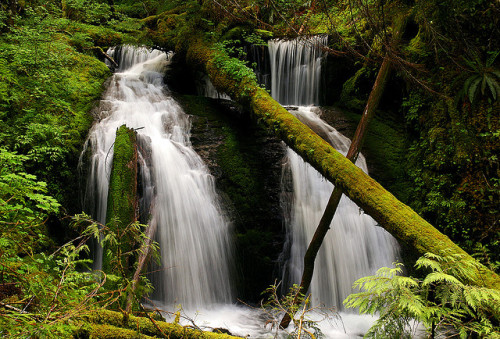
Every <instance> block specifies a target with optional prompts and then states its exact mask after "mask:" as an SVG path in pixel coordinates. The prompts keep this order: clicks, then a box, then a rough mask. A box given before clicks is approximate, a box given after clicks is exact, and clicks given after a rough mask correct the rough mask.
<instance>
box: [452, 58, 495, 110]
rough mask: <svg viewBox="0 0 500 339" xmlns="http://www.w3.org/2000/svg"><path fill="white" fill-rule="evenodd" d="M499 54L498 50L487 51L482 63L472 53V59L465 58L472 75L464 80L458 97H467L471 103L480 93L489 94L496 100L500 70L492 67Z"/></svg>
mask: <svg viewBox="0 0 500 339" xmlns="http://www.w3.org/2000/svg"><path fill="white" fill-rule="evenodd" d="M498 54H500V51H495V52H489V53H488V58H487V59H486V62H485V63H484V64H483V63H482V62H481V60H480V59H479V57H478V56H477V54H476V55H474V59H473V60H467V59H465V63H466V64H467V66H469V67H470V68H472V70H473V75H471V76H470V77H469V78H467V80H465V83H464V86H463V89H462V92H461V95H459V97H460V96H461V97H468V99H469V101H470V102H471V103H474V101H475V99H476V98H477V97H478V96H479V94H481V95H482V96H488V94H489V96H491V99H493V101H496V100H497V98H498V97H499V96H500V84H499V81H500V70H498V69H495V68H494V66H493V65H494V62H495V60H496V58H497V56H498Z"/></svg>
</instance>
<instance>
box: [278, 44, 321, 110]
mask: <svg viewBox="0 0 500 339" xmlns="http://www.w3.org/2000/svg"><path fill="white" fill-rule="evenodd" d="M327 42H328V36H326V35H320V36H313V37H309V38H299V39H296V40H279V39H274V40H270V41H269V57H270V59H271V95H272V96H273V98H274V99H275V100H276V101H278V102H279V103H280V104H282V105H314V104H317V103H318V101H319V91H318V88H319V84H320V80H321V61H322V59H323V56H324V53H323V51H322V49H321V47H322V46H326V44H327Z"/></svg>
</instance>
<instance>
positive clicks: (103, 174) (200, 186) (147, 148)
mask: <svg viewBox="0 0 500 339" xmlns="http://www.w3.org/2000/svg"><path fill="white" fill-rule="evenodd" d="M108 53H109V54H110V55H112V56H113V57H114V58H115V60H116V61H117V62H118V63H119V68H118V70H117V71H118V72H117V73H115V74H114V75H113V77H112V78H111V81H110V84H109V87H108V89H107V91H106V93H105V96H104V98H103V99H102V100H101V103H100V105H99V109H98V110H97V112H96V115H97V118H98V122H97V123H96V124H95V125H94V126H93V127H92V129H91V131H90V135H89V138H88V141H87V143H86V146H85V151H84V153H86V154H90V156H89V160H88V161H89V164H88V165H89V167H88V168H89V170H88V171H89V173H88V180H87V186H86V190H85V202H86V206H87V209H88V211H89V213H91V214H92V216H93V217H94V218H95V219H97V220H98V221H99V222H101V223H104V222H105V220H106V203H107V194H108V193H107V192H108V181H109V176H110V167H111V159H112V157H113V142H114V138H115V133H116V130H117V128H118V127H119V126H121V125H123V124H126V125H127V126H128V127H130V128H134V129H136V130H137V133H138V144H139V147H138V148H139V153H140V154H139V178H140V184H139V187H140V192H139V194H140V213H141V221H142V222H149V223H150V224H153V225H156V227H157V235H156V240H157V241H158V242H159V245H160V249H161V253H160V254H161V258H162V259H161V261H162V262H161V267H159V268H157V269H156V270H155V271H156V272H155V273H153V274H152V276H151V278H152V282H153V285H154V286H155V295H154V298H155V299H157V300H160V301H161V302H162V303H164V304H169V305H171V304H173V303H177V304H182V306H183V307H185V308H186V309H187V308H190V307H191V308H193V309H195V308H199V307H205V308H207V307H210V306H211V305H213V304H216V303H228V302H231V301H232V287H231V284H230V280H231V279H230V266H231V257H232V247H231V243H230V224H229V223H228V221H227V219H226V217H225V216H224V213H223V211H222V209H221V206H220V204H219V201H218V198H217V195H216V193H215V187H214V180H213V177H212V176H211V175H210V173H209V172H208V169H207V167H206V165H205V164H204V163H203V161H202V160H201V158H200V157H199V156H198V155H197V154H196V153H195V152H194V150H193V149H192V147H191V145H190V141H189V140H190V128H191V122H190V119H189V116H188V115H187V114H185V113H184V112H183V110H182V109H181V107H180V106H179V105H178V104H177V102H176V101H175V100H174V99H173V98H172V97H171V96H170V95H169V94H168V92H167V91H166V90H165V85H164V83H163V74H164V72H165V69H166V67H167V65H168V64H169V61H170V57H171V54H167V53H164V52H161V51H158V50H149V49H146V48H133V47H129V46H124V47H121V48H117V49H114V50H110V51H109V52H108ZM82 159H83V157H82Z"/></svg>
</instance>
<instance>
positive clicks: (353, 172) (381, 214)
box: [187, 37, 500, 289]
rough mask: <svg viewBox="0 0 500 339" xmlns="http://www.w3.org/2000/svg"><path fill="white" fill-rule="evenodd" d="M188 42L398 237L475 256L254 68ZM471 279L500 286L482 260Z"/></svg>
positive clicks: (195, 55)
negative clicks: (280, 97)
mask: <svg viewBox="0 0 500 339" xmlns="http://www.w3.org/2000/svg"><path fill="white" fill-rule="evenodd" d="M188 45H189V47H187V59H188V62H190V63H191V64H192V65H193V66H194V65H196V64H197V65H199V66H201V67H203V68H204V69H205V71H206V72H207V74H208V75H209V77H210V80H211V81H212V83H213V84H214V86H215V87H216V89H217V90H218V91H221V92H226V93H227V94H229V95H230V96H231V98H233V100H235V101H237V102H238V103H240V104H242V105H243V106H244V107H249V108H250V109H251V113H252V114H253V117H255V119H256V120H257V121H259V122H261V123H262V124H264V125H266V126H267V127H268V128H269V130H270V131H272V132H273V133H274V134H275V135H277V136H278V137H280V138H281V139H282V140H283V141H284V142H285V143H286V144H287V145H288V146H290V147H291V148H292V149H293V150H294V151H295V152H297V153H298V154H299V155H300V156H302V158H303V159H304V160H305V161H307V162H308V163H309V164H311V165H312V166H313V167H314V168H315V169H316V170H317V171H318V172H319V173H321V174H322V175H323V176H324V177H325V178H326V179H328V180H329V181H331V182H332V183H333V184H334V185H335V186H337V187H339V188H340V189H342V190H343V192H344V194H346V195H347V196H348V197H349V198H350V199H351V200H352V201H354V202H355V203H356V204H357V205H358V206H359V207H361V208H362V209H363V210H364V211H365V213H367V214H368V215H370V216H371V217H372V218H373V219H375V220H376V221H377V222H378V223H379V224H380V225H381V226H382V227H384V228H385V229H386V230H387V231H388V232H389V233H391V234H392V235H393V236H394V237H395V238H396V239H397V240H398V241H400V242H402V243H405V244H406V245H408V246H409V247H412V248H414V249H415V251H416V252H418V253H421V254H424V253H426V252H432V253H436V254H440V255H449V254H461V255H463V256H464V260H470V261H475V259H473V258H472V257H471V256H470V255H468V254H467V253H466V252H465V251H464V250H462V249H461V248H460V247H459V246H457V245H456V244H455V243H453V242H452V241H451V240H450V239H449V238H448V237H447V236H445V235H443V234H442V233H441V232H439V231H438V230H436V229H435V228H434V227H433V226H432V225H431V224H429V223H428V222H427V221H425V220H424V219H422V218H421V217H420V216H419V215H418V214H417V213H415V212H414V211H413V210H412V209H411V208H409V207H408V206H406V205H405V204H403V203H402V202H400V201H399V200H397V199H396V198H395V197H394V196H393V195H392V194H391V193H389V192H387V191H386V190H385V189H384V188H383V187H382V186H381V185H380V184H379V183H377V182H376V181H375V180H373V179H372V178H370V177H369V176H368V175H367V174H365V173H364V172H363V171H362V170H361V169H359V168H358V167H356V166H355V165H354V164H353V163H351V162H350V161H349V160H348V159H347V158H345V157H344V156H343V155H342V154H340V153H339V152H337V151H336V150H335V149H334V148H333V147H332V146H331V145H330V144H328V143H327V142H326V141H324V140H323V139H322V138H321V137H319V136H318V135H317V134H315V133H314V132H313V131H312V130H311V129H310V128H309V127H307V126H305V125H304V124H302V123H301V122H300V121H299V120H298V119H297V118H295V117H294V116H293V115H291V114H290V113H289V112H288V111H287V110H286V109H284V108H283V107H282V106H281V105H280V104H279V103H277V102H276V101H275V100H273V99H272V98H271V96H270V95H269V94H268V93H267V91H266V90H264V89H262V88H260V87H259V86H258V85H257V82H256V80H255V77H254V76H252V75H251V74H253V73H251V70H250V69H248V68H246V70H245V69H244V67H241V66H238V65H236V63H235V62H234V60H233V59H232V58H230V57H229V56H228V55H227V54H226V53H224V52H223V51H221V50H218V49H216V48H212V47H211V46H210V45H208V44H207V43H206V42H203V41H202V40H201V39H199V38H196V37H192V38H191V40H190V43H189V44H188ZM240 70H241V72H238V71H240ZM471 283H473V284H476V285H478V286H485V287H489V288H496V289H498V288H500V277H499V276H498V275H497V274H496V273H494V272H493V271H491V270H489V269H487V268H486V267H484V266H482V265H480V269H478V272H477V275H476V277H475V278H474V279H473V281H471Z"/></svg>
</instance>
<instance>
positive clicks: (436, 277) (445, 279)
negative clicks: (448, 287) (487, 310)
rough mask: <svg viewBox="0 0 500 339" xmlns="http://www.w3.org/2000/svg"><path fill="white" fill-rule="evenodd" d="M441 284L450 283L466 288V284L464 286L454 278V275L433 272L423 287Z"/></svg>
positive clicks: (427, 277) (425, 280)
mask: <svg viewBox="0 0 500 339" xmlns="http://www.w3.org/2000/svg"><path fill="white" fill-rule="evenodd" d="M439 282H442V283H449V284H452V285H458V286H464V284H462V283H461V282H460V281H459V280H458V279H457V278H455V277H454V276H452V275H449V274H446V273H442V272H432V273H429V274H428V275H427V276H426V277H425V279H424V281H423V283H422V285H423V286H428V285H430V284H433V283H439Z"/></svg>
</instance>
